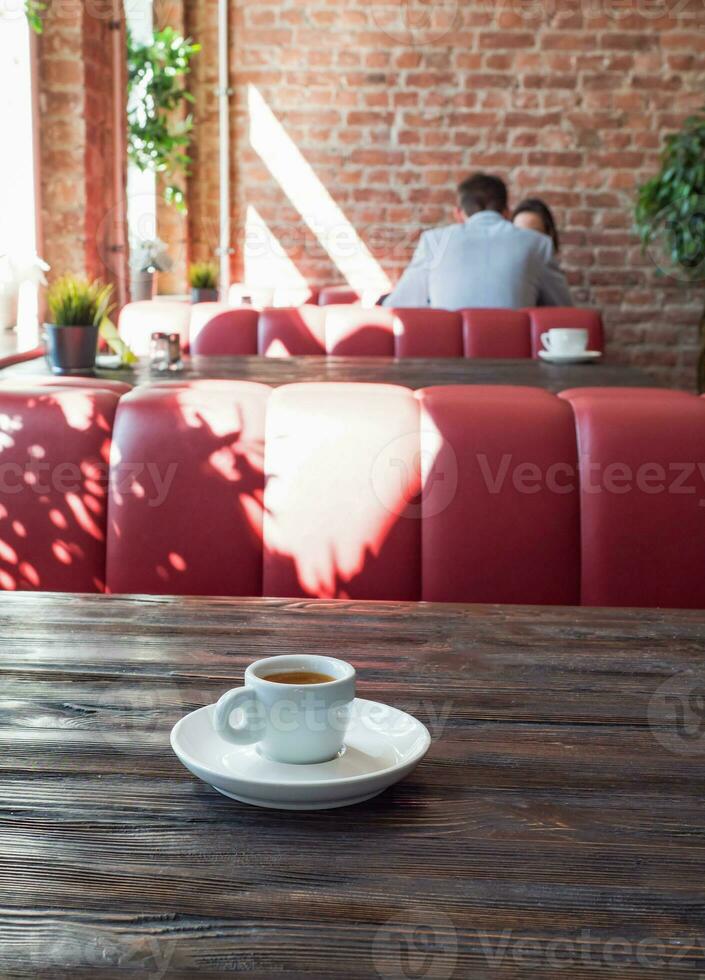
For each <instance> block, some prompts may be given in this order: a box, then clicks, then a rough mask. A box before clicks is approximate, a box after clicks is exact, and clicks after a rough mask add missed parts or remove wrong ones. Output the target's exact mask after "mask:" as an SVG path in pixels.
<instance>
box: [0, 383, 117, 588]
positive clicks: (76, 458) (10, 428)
mask: <svg viewBox="0 0 705 980" xmlns="http://www.w3.org/2000/svg"><path fill="white" fill-rule="evenodd" d="M118 397H119V396H118V394H117V393H115V392H109V391H106V390H97V389H94V388H89V387H84V386H65V387H64V386H57V387H50V386H42V387H36V388H29V387H24V386H23V387H22V388H19V387H18V388H16V389H13V388H11V387H10V386H4V385H3V387H2V388H1V389H0V589H3V590H15V589H19V590H35V589H38V590H46V591H48V592H102V591H103V589H104V588H105V531H106V510H107V506H106V505H107V480H108V459H109V453H110V437H111V432H112V428H113V419H114V416H115V409H116V407H117V404H118Z"/></svg>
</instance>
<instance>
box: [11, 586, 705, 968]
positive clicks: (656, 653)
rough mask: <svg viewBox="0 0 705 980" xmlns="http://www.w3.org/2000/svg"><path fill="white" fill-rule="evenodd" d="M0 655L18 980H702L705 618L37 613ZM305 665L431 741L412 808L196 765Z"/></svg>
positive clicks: (312, 610)
mask: <svg viewBox="0 0 705 980" xmlns="http://www.w3.org/2000/svg"><path fill="white" fill-rule="evenodd" d="M0 635H1V636H2V646H1V648H0V650H1V652H0V664H1V665H2V678H1V686H0V697H1V698H2V721H1V724H0V749H1V751H0V770H1V772H0V796H1V801H0V852H1V854H0V860H1V866H2V880H1V883H0V888H1V889H2V901H1V904H0V976H2V977H13V976H52V977H54V976H67V977H69V976H80V977H95V976H100V977H110V976H115V977H118V976H120V977H124V976H139V977H179V978H181V977H183V978H187V977H188V978H194V977H199V978H200V977H217V976H225V975H240V974H242V975H247V976H252V977H257V978H262V980H265V978H266V980H272V978H276V977H279V976H286V977H301V978H304V977H306V978H310V977H313V978H316V980H323V978H325V980H330V978H337V977H341V978H353V980H355V978H382V980H387V978H397V977H422V978H439V977H441V978H451V977H452V978H456V980H476V978H480V980H484V978H492V980H494V978H499V980H509V978H524V977H526V978H529V977H530V978H541V980H543V978H546V980H548V978H550V980H555V978H605V977H610V978H615V980H623V978H637V977H639V978H645V977H650V978H658V980H662V978H678V977H699V976H700V977H702V976H703V974H704V973H705V917H704V915H703V913H704V908H705V887H704V884H705V821H704V820H703V814H704V809H703V787H704V785H705V784H704V777H705V683H704V674H703V663H704V660H703V658H704V654H703V651H704V649H705V613H699V612H683V613H679V612H660V611H654V610H651V611H624V610H621V611H620V610H597V609H594V610H588V609H582V610H576V609H570V608H560V609H542V608H519V607H514V608H512V607H487V606H484V607H483V606H440V605H430V604H422V605H418V606H415V605H413V604H395V603H360V602H358V603H354V602H345V601H331V602H326V601H285V600H261V599H253V600H228V599H217V600H208V599H181V598H180V599H170V598H165V597H153V598H152V597H150V598H142V599H124V598H117V597H115V598H109V597H103V596H94V597H70V596H66V597H62V596H41V595H40V596H32V595H29V594H25V595H22V594H18V595H16V596H7V595H6V596H3V597H2V598H1V599H0ZM311 650H315V651H318V652H322V653H330V654H334V655H335V656H342V657H345V658H347V659H349V660H350V661H352V663H353V664H354V665H355V666H356V668H357V670H358V673H359V693H360V695H361V696H363V697H367V698H371V699H375V700H381V701H384V702H388V703H391V704H394V705H397V706H400V707H404V708H406V709H407V710H411V711H412V712H413V713H414V714H416V715H417V716H418V717H419V718H420V719H421V720H422V721H424V722H425V723H426V724H427V725H428V727H429V729H430V731H431V733H432V735H433V737H434V741H433V745H432V747H431V750H430V752H429V755H428V756H427V757H426V759H425V760H424V761H423V762H422V763H421V765H420V766H419V767H418V769H417V770H416V771H415V772H414V773H413V774H412V775H411V776H410V777H409V778H408V779H407V780H406V781H404V782H403V783H401V784H399V785H398V786H396V787H394V788H393V789H392V790H390V791H388V792H387V793H385V794H384V795H382V796H380V797H378V798H376V799H374V800H372V801H369V802H368V803H364V804H361V805H358V806H356V807H352V808H349V809H344V810H337V811H336V810H332V811H318V812H312V813H289V812H281V811H273V810H259V809H255V808H251V807H247V806H245V805H242V804H239V803H236V802H234V801H230V800H227V799H225V798H223V797H222V796H220V795H219V794H218V793H216V792H215V791H213V790H211V789H210V788H209V787H208V786H206V785H205V784H203V783H201V782H199V781H198V780H197V779H195V778H194V777H193V776H191V775H190V774H189V773H188V772H187V771H186V770H185V769H183V768H182V766H181V765H180V763H179V762H178V760H177V759H176V758H175V756H174V755H173V754H172V752H171V749H170V747H169V731H170V728H171V727H172V725H173V724H174V722H175V721H176V720H177V719H178V718H179V717H181V716H182V715H183V714H184V713H186V712H187V711H190V710H192V709H194V708H196V707H198V706H200V705H202V704H206V703H209V702H212V701H213V700H214V699H215V698H216V697H217V696H218V695H219V694H220V693H221V692H223V691H224V690H225V689H227V688H228V687H230V686H233V685H238V684H240V683H241V681H242V676H243V670H244V668H245V666H246V665H247V664H248V663H249V662H250V661H252V660H253V659H256V658H258V657H262V656H267V655H270V654H273V653H286V652H291V651H311ZM698 691H700V694H698ZM698 697H700V698H701V700H700V701H698ZM679 706H680V709H681V715H683V710H685V716H684V717H685V720H686V726H685V728H684V727H683V725H682V722H683V717H680V716H679V714H678V709H679ZM698 722H699V724H700V727H698V724H697V723H698Z"/></svg>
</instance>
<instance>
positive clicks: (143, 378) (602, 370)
mask: <svg viewBox="0 0 705 980" xmlns="http://www.w3.org/2000/svg"><path fill="white" fill-rule="evenodd" d="M32 374H34V375H36V374H49V369H48V367H47V364H46V361H45V360H44V359H43V358H42V359H37V360H34V361H26V362H25V363H23V364H15V365H13V366H12V367H9V368H6V369H5V370H3V371H2V372H1V373H0V377H1V378H3V379H7V380H9V379H11V378H16V379H17V380H20V379H21V378H23V377H27V376H28V375H32ZM96 376H97V377H98V378H109V379H113V380H115V381H125V382H126V383H127V384H132V385H136V384H147V383H149V382H154V381H164V380H165V379H166V380H170V381H176V380H179V379H183V380H187V381H192V380H197V379H201V378H228V379H234V380H239V381H261V382H263V383H264V384H269V385H275V386H276V385H283V384H290V383H292V382H295V381H374V382H380V383H381V382H384V383H386V384H398V385H406V386H407V387H409V388H426V387H429V386H430V385H449V384H464V385H468V384H469V385H472V384H505V385H531V386H533V387H536V388H546V389H547V390H548V391H554V392H557V391H564V390H565V389H566V388H582V387H601V386H603V385H604V386H609V387H614V386H615V385H619V386H623V387H627V388H634V387H654V386H657V385H656V383H655V382H654V381H653V379H652V378H650V377H649V376H648V375H647V374H645V373H644V372H643V371H640V370H639V369H638V368H633V367H627V366H625V365H623V364H613V363H610V362H609V361H606V362H605V363H599V364H566V365H557V364H545V363H544V362H543V361H532V360H530V359H528V358H526V359H524V360H516V361H514V360H489V359H488V360H485V359H481V358H478V359H475V360H472V359H469V358H408V359H400V360H396V359H395V358H393V357H187V358H185V361H184V370H183V371H180V372H178V373H174V374H173V375H172V374H168V375H164V374H159V373H154V372H151V371H150V369H149V361H148V360H147V359H144V358H143V359H141V360H140V362H139V364H138V365H137V366H136V367H135V368H131V369H125V370H120V371H107V370H100V369H99V370H97V371H96ZM657 387H658V386H657Z"/></svg>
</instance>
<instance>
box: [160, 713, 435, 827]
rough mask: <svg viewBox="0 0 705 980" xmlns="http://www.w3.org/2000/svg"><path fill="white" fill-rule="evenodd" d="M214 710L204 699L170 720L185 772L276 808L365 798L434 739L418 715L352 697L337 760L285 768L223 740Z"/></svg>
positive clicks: (413, 762)
mask: <svg viewBox="0 0 705 980" xmlns="http://www.w3.org/2000/svg"><path fill="white" fill-rule="evenodd" d="M213 711H214V705H212V704H209V705H207V706H206V707H205V708H199V709H198V710H197V711H192V712H191V714H188V715H186V716H185V717H184V718H182V719H181V721H178V722H177V723H176V725H174V728H173V729H172V732H171V747H172V748H173V750H174V752H175V753H176V755H177V756H178V757H179V759H180V761H181V762H182V763H183V764H184V765H185V766H186V768H187V769H188V770H189V771H190V772H192V773H193V774H194V775H195V776H198V777H199V779H203V780H204V781H205V782H206V783H208V784H209V785H211V786H212V787H213V788H214V789H217V790H218V792H219V793H222V794H223V795H224V796H229V797H231V798H232V799H234V800H238V801H239V802H240V803H250V804H252V805H253V806H262V807H271V808H274V809H277V810H327V809H332V808H333V807H339V806H350V805H351V804H353V803H361V802H362V801H363V800H369V799H371V798H372V797H373V796H377V794H378V793H381V792H383V790H385V789H387V788H388V787H389V786H392V785H393V784H394V783H397V782H399V780H400V779H403V778H404V776H407V775H408V774H409V773H410V772H411V770H412V769H414V768H415V767H416V766H417V765H418V763H419V762H420V761H421V759H423V757H424V755H425V754H426V752H427V751H428V748H429V746H430V744H431V736H430V735H429V733H428V730H427V729H426V727H425V726H424V725H422V724H421V722H420V721H417V720H416V718H413V717H412V716H411V715H408V714H406V712H404V711H399V710H398V709H397V708H392V707H390V706H389V705H386V704H378V703H377V702H376V701H365V700H363V699H362V698H356V699H355V701H354V703H353V712H352V721H351V722H350V726H349V728H348V730H347V733H346V736H345V747H344V749H343V751H342V753H341V754H340V755H339V756H338V758H336V759H332V760H331V761H330V762H322V763H319V764H317V765H306V766H297V765H289V764H287V763H283V762H272V761H271V760H270V759H267V758H266V757H265V756H263V755H262V754H261V753H260V752H259V750H258V748H257V746H256V745H233V744H232V743H230V742H226V741H225V739H223V738H221V737H220V735H217V734H216V732H215V730H214V728H213V722H212V716H213Z"/></svg>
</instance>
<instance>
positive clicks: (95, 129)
mask: <svg viewBox="0 0 705 980" xmlns="http://www.w3.org/2000/svg"><path fill="white" fill-rule="evenodd" d="M114 29H115V28H114V26H113V22H112V5H111V4H109V3H103V4H97V3H94V4H57V5H51V4H50V5H49V8H48V9H47V11H46V12H45V14H44V33H43V34H42V35H41V36H40V38H39V39H38V57H37V71H38V78H37V87H38V93H39V109H40V118H39V127H38V131H39V146H38V156H39V165H40V188H41V190H40V193H41V202H40V206H41V214H42V231H43V242H42V243H40V246H39V248H40V252H41V254H42V256H43V258H45V259H46V261H47V262H49V263H50V265H51V267H52V269H51V273H50V276H51V278H52V279H54V278H56V277H57V276H60V275H66V274H72V275H83V276H88V277H89V278H101V279H103V280H105V281H111V282H113V283H115V284H116V285H117V284H118V282H119V281H120V280H121V279H122V280H123V282H124V280H125V278H126V255H125V253H124V251H120V252H116V251H114V249H115V248H116V247H119V244H120V241H121V239H122V234H123V233H124V228H125V222H126V217H125V214H124V196H123V198H122V200H121V199H119V196H118V194H117V193H116V184H117V181H116V174H115V167H116V166H119V167H120V171H121V180H122V181H123V186H124V164H122V163H117V162H116V151H115V147H116V143H118V144H119V140H118V133H117V132H116V127H115V124H114V116H115V101H114V98H115V95H114V87H113V86H114V81H115V76H116V73H117V75H118V79H119V81H118V84H122V82H121V80H122V78H123V75H124V72H123V64H122V62H121V63H118V64H114V62H113V30H114ZM118 29H119V30H121V31H122V28H121V27H118ZM123 37H124V35H123ZM121 50H123V51H124V45H123V46H122V48H121ZM122 88H123V89H124V86H122ZM116 296H117V293H116Z"/></svg>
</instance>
